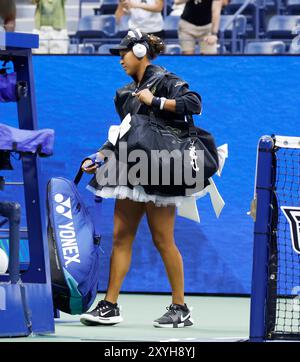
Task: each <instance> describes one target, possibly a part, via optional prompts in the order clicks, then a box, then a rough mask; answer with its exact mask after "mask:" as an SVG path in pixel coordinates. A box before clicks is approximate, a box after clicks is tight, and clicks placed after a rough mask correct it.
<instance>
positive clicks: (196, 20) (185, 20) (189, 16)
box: [175, 0, 228, 54]
mask: <svg viewBox="0 0 300 362" xmlns="http://www.w3.org/2000/svg"><path fill="white" fill-rule="evenodd" d="M183 2H186V4H185V7H184V10H183V13H182V15H181V18H180V21H179V25H178V38H179V42H180V46H181V49H182V53H183V54H194V53H195V45H196V43H197V42H199V45H200V52H201V54H216V53H217V43H218V31H219V25H220V18H221V10H222V6H223V5H227V3H228V0H175V3H176V4H180V3H183Z"/></svg>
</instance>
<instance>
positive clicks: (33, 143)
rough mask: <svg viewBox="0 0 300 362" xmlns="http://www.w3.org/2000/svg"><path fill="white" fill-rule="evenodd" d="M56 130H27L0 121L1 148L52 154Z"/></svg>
mask: <svg viewBox="0 0 300 362" xmlns="http://www.w3.org/2000/svg"><path fill="white" fill-rule="evenodd" d="M53 145H54V130H53V129H48V128H46V129H41V130H34V131H32V130H25V129H19V128H14V127H10V126H7V125H5V124H3V123H0V150H5V151H16V152H30V153H38V154H39V155H40V156H50V155H52V153H53Z"/></svg>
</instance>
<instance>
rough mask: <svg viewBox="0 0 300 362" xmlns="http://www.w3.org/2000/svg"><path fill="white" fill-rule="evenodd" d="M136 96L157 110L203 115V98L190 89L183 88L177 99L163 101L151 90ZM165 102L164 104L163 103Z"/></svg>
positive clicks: (143, 91) (145, 90)
mask: <svg viewBox="0 0 300 362" xmlns="http://www.w3.org/2000/svg"><path fill="white" fill-rule="evenodd" d="M134 95H135V96H136V97H137V98H138V99H139V101H140V102H142V103H144V104H146V105H148V106H151V107H153V108H156V109H160V110H164V111H169V112H172V113H178V114H180V115H182V114H190V115H192V114H200V113H201V106H202V105H201V97H200V95H199V94H198V93H196V92H192V91H190V90H189V89H188V87H185V86H184V87H182V89H181V91H180V93H179V94H178V95H177V96H176V97H175V99H171V98H170V99H168V98H166V99H162V98H159V97H154V96H153V94H152V93H151V92H150V91H149V89H143V90H142V91H140V92H138V93H134ZM162 102H163V103H162Z"/></svg>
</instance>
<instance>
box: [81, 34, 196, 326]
mask: <svg viewBox="0 0 300 362" xmlns="http://www.w3.org/2000/svg"><path fill="white" fill-rule="evenodd" d="M163 50H164V44H163V42H162V40H161V39H160V38H158V37H156V36H154V35H148V34H145V33H141V32H140V31H139V30H138V29H136V30H132V31H129V32H128V34H127V36H126V37H125V38H124V39H123V40H122V41H121V43H120V44H119V45H117V46H116V47H114V48H112V49H111V53H112V54H117V55H120V57H121V60H120V64H121V66H122V67H123V69H124V71H125V72H126V74H127V75H129V76H130V77H131V78H132V79H133V82H131V83H130V84H128V85H126V86H125V87H123V88H121V89H119V90H118V91H117V93H116V97H115V105H116V109H117V111H118V113H119V116H120V118H121V120H123V119H124V117H125V116H126V115H127V114H128V113H131V114H132V113H133V112H134V109H135V107H136V103H137V100H138V101H139V102H138V103H141V106H140V107H139V110H138V114H149V109H150V108H151V109H152V110H155V112H156V114H158V115H159V117H161V118H163V119H164V120H165V121H166V122H169V123H170V124H172V125H173V127H176V122H177V121H178V120H179V121H180V120H181V121H182V122H184V115H192V114H199V113H200V112H201V97H200V96H199V95H198V94H197V93H195V92H192V91H190V90H189V88H188V84H187V83H186V82H185V81H183V80H182V79H180V78H179V77H177V76H176V75H175V74H173V73H167V74H166V75H165V77H164V78H163V80H162V81H160V82H159V84H158V85H157V86H156V87H155V88H156V89H155V90H153V89H151V91H150V89H149V86H150V84H151V83H152V81H151V80H153V78H155V75H156V74H157V75H158V74H161V73H162V70H163V68H162V67H160V66H157V65H153V64H151V60H152V59H154V58H155V57H156V56H157V55H159V54H160V53H162V52H163ZM153 92H154V93H155V95H153ZM175 120H176V122H175ZM172 121H173V123H172ZM110 147H111V143H110V141H107V142H106V143H105V144H104V145H103V146H102V148H101V149H100V150H99V152H98V156H99V155H100V158H102V159H103V158H104V156H103V153H101V151H102V152H103V150H105V149H109V148H110ZM82 167H83V170H84V171H85V172H88V173H95V171H96V167H97V166H96V165H95V164H93V165H92V163H91V161H90V160H86V161H85V162H84V164H83V166H82ZM94 179H95V178H94ZM90 189H92V191H94V192H95V193H96V194H97V195H98V196H101V197H104V198H116V202H115V210H114V231H113V250H112V255H111V262H110V276H109V283H108V289H107V293H106V296H105V299H104V300H101V301H100V302H99V303H98V305H97V307H96V308H95V309H94V310H92V311H90V312H88V313H85V314H83V315H81V318H80V321H81V322H82V323H83V324H85V325H98V324H99V325H102V324H106V325H112V324H116V323H120V322H121V321H123V318H122V317H121V314H120V308H119V306H118V304H117V299H118V296H119V292H120V289H121V286H122V282H123V280H124V277H125V276H126V274H127V272H128V270H129V268H130V262H131V254H132V244H133V241H134V238H135V235H136V232H137V228H138V225H139V223H140V221H141V219H142V217H143V215H144V214H146V217H147V221H148V225H149V228H150V230H151V235H152V240H153V242H154V244H155V246H156V248H157V250H158V252H159V253H160V255H161V257H162V260H163V262H164V265H165V268H166V271H167V275H168V279H169V282H170V285H171V288H172V304H171V305H170V306H168V307H167V312H166V313H165V314H163V316H162V317H160V318H158V319H156V320H155V321H154V322H153V325H154V326H155V327H174V328H178V327H188V326H192V325H193V321H192V318H191V312H190V309H189V308H188V306H187V305H186V303H185V300H184V272H183V261H182V257H181V254H180V252H179V250H178V248H177V246H176V244H175V241H174V223H175V211H176V206H177V205H178V204H180V202H181V201H182V198H184V197H185V196H172V195H171V196H161V195H155V194H151V195H150V194H147V193H146V192H145V190H144V189H143V187H142V186H140V185H138V186H131V187H128V186H115V187H111V186H102V187H100V186H99V185H97V184H96V183H95V182H94V183H93V182H92V183H90ZM162 220H163V222H162Z"/></svg>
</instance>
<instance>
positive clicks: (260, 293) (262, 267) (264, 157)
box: [250, 136, 274, 342]
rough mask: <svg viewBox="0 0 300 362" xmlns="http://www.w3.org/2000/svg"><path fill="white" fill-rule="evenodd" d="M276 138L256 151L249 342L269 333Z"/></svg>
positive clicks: (266, 139)
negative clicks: (272, 200) (266, 320)
mask: <svg viewBox="0 0 300 362" xmlns="http://www.w3.org/2000/svg"><path fill="white" fill-rule="evenodd" d="M273 148H274V141H273V139H272V137H270V136H263V137H261V138H260V140H259V145H258V151H257V166H256V183H255V198H256V202H257V208H256V217H255V223H254V245H253V265H252V288H251V308H250V342H262V341H264V340H265V336H266V325H265V312H266V298H267V278H268V246H269V239H270V223H271V207H270V206H271V197H272V178H273V177H272V176H273V168H272V163H273V152H272V151H273Z"/></svg>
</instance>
